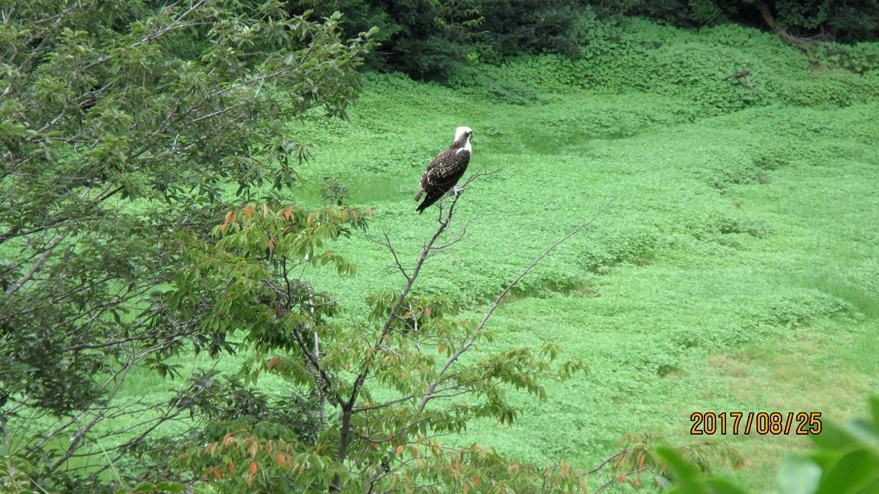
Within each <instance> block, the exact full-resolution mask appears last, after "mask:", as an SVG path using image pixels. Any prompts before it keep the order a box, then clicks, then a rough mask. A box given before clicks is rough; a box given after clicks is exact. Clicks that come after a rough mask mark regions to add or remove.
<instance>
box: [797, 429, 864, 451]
mask: <svg viewBox="0 0 879 494" xmlns="http://www.w3.org/2000/svg"><path fill="white" fill-rule="evenodd" d="M809 437H810V438H811V439H812V441H813V442H814V443H815V445H816V446H818V448H820V449H825V450H831V451H839V450H843V449H849V448H852V447H857V446H858V445H859V444H860V443H859V441H858V440H857V439H856V438H855V437H854V436H853V435H852V434H851V433H850V432H848V431H846V430H845V429H843V428H842V427H840V426H838V425H836V424H834V423H831V422H822V429H821V433H820V434H811V435H810V436H809Z"/></svg>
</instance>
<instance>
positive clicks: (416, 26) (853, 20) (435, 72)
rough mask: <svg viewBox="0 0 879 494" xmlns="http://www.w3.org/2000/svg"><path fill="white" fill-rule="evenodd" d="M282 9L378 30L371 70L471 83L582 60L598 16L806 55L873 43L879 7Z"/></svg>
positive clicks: (666, 4)
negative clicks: (761, 33) (817, 46)
mask: <svg viewBox="0 0 879 494" xmlns="http://www.w3.org/2000/svg"><path fill="white" fill-rule="evenodd" d="M288 7H289V10H290V12H291V13H296V14H300V13H303V12H304V11H306V10H313V11H314V15H315V16H320V17H327V16H329V15H330V14H332V13H333V12H334V11H337V10H338V11H341V12H342V13H343V14H344V15H345V19H346V20H345V23H346V29H347V32H348V34H351V35H355V34H356V33H358V32H361V31H366V30H368V29H369V28H370V27H372V26H377V27H378V28H379V35H378V40H379V41H380V42H382V44H383V47H382V48H381V49H380V50H378V51H377V52H375V53H374V54H373V56H372V58H371V60H370V63H371V66H372V67H373V68H377V69H380V70H386V71H402V72H405V73H406V74H408V75H409V76H410V77H413V78H416V79H421V80H440V81H445V82H450V81H456V80H460V78H461V77H462V76H466V77H467V78H470V77H471V76H470V74H469V72H468V71H467V70H466V68H467V67H468V66H472V65H473V64H476V63H480V62H486V63H490V64H497V63H501V62H504V61H506V60H507V59H508V58H509V57H512V56H516V55H522V54H543V53H555V54H560V55H564V56H565V57H566V58H569V59H576V58H579V56H580V54H581V53H580V47H581V46H582V45H583V44H584V43H587V44H589V45H590V46H593V41H594V40H595V39H596V33H595V32H593V31H591V30H589V29H584V26H583V25H582V20H583V19H584V18H585V19H588V18H590V17H595V14H597V15H598V17H599V18H601V19H605V20H607V19H612V18H618V17H620V16H641V17H646V18H649V19H652V20H658V21H661V22H664V23H668V24H671V25H674V26H678V27H690V28H693V27H696V28H698V27H703V26H717V25H723V24H729V23H739V24H744V25H746V26H753V27H759V28H761V29H764V30H768V31H779V32H780V33H783V34H784V36H785V39H787V40H788V41H789V42H793V43H796V44H798V45H799V46H801V47H803V48H804V49H806V48H810V47H812V45H811V44H808V43H809V42H811V41H813V40H814V39H818V40H821V41H833V40H836V41H840V42H846V43H849V42H859V41H871V40H876V39H879V0H867V1H863V2H857V3H850V2H844V1H842V0H809V1H806V2H801V1H794V0H766V1H754V0H734V1H731V2H722V1H719V0H592V1H588V0H549V1H544V2H539V3H536V5H535V2H530V1H527V0H394V1H389V2H386V1H378V0H331V1H327V0H290V2H289V3H288ZM597 38H601V34H600V33H597ZM593 48H594V46H593ZM871 50H874V49H873V48H870V47H867V48H865V47H863V46H861V47H853V48H849V47H844V48H833V49H831V50H830V51H831V52H833V54H832V55H831V56H833V57H837V58H838V59H839V63H840V65H842V66H844V67H845V68H848V69H850V70H854V71H858V72H860V73H863V72H865V71H867V70H870V69H875V66H876V62H875V58H876V57H875V55H872V57H873V58H872V60H873V62H863V61H860V60H863V59H864V57H860V56H859V55H862V54H863V53H862V52H863V51H871ZM824 51H825V52H826V51H827V50H824ZM822 53H823V52H822ZM871 53H872V52H871ZM868 55H869V54H868ZM855 59H857V60H859V61H858V62H854V61H853V60H855ZM867 59H868V60H869V59H870V57H867ZM865 63H866V64H867V65H865ZM870 63H872V65H870Z"/></svg>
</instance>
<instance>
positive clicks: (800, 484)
mask: <svg viewBox="0 0 879 494" xmlns="http://www.w3.org/2000/svg"><path fill="white" fill-rule="evenodd" d="M820 480H821V467H819V466H818V465H817V464H816V463H815V462H814V461H812V460H809V459H808V458H803V457H801V456H795V455H789V456H787V457H785V459H784V460H783V461H782V463H781V467H780V468H779V470H778V485H779V487H781V491H782V492H783V493H784V494H813V493H814V492H815V491H817V490H818V483H819V482H820Z"/></svg>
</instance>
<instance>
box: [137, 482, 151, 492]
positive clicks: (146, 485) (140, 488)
mask: <svg viewBox="0 0 879 494" xmlns="http://www.w3.org/2000/svg"><path fill="white" fill-rule="evenodd" d="M155 490H156V486H155V485H154V484H153V483H152V482H141V483H139V484H137V487H135V488H134V492H154V491H155Z"/></svg>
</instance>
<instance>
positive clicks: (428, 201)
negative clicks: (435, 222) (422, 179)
mask: <svg viewBox="0 0 879 494" xmlns="http://www.w3.org/2000/svg"><path fill="white" fill-rule="evenodd" d="M444 195H445V192H443V191H440V190H433V191H430V192H429V193H428V194H427V197H425V198H424V202H422V203H421V205H420V206H418V207H417V208H416V209H415V210H416V211H418V212H419V213H423V212H424V210H425V209H427V208H429V207H430V206H433V204H434V203H435V202H436V201H439V200H440V199H442V197H443V196H444ZM419 197H420V194H419Z"/></svg>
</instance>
